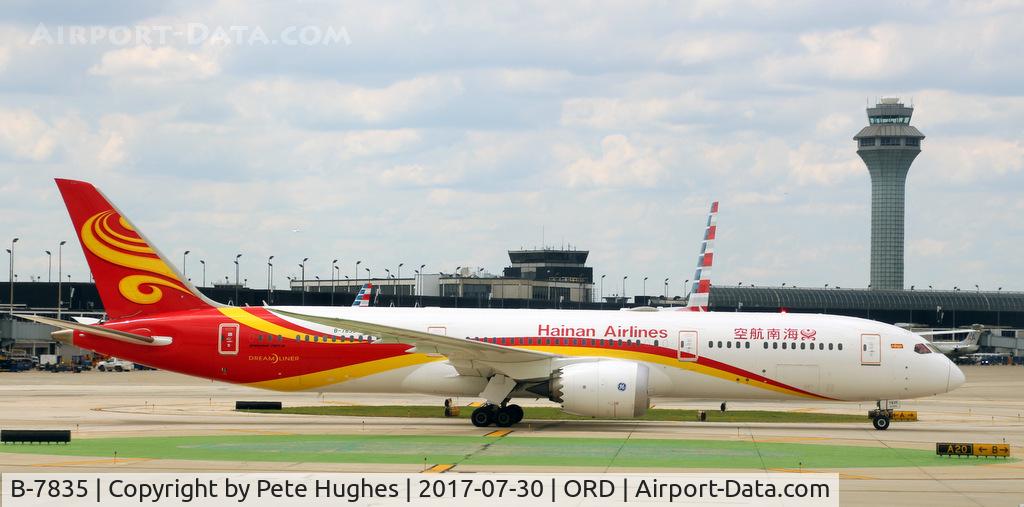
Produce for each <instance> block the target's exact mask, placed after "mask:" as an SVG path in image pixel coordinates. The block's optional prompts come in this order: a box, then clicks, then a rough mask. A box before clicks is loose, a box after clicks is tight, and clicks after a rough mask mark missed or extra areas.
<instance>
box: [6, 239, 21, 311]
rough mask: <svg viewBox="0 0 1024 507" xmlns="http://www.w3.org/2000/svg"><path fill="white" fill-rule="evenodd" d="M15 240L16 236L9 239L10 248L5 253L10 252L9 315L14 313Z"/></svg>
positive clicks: (16, 240)
mask: <svg viewBox="0 0 1024 507" xmlns="http://www.w3.org/2000/svg"><path fill="white" fill-rule="evenodd" d="M17 242H18V238H14V239H12V240H11V249H10V250H8V251H7V253H9V254H11V263H10V268H9V270H8V275H9V277H10V281H11V283H10V286H11V287H10V293H9V295H8V296H9V299H8V300H7V313H10V314H11V315H13V314H14V244H15V243H17Z"/></svg>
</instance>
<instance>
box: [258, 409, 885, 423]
mask: <svg viewBox="0 0 1024 507" xmlns="http://www.w3.org/2000/svg"><path fill="white" fill-rule="evenodd" d="M524 410H525V411H526V417H525V420H542V421H580V420H591V419H594V418H592V417H583V416H578V415H571V414H566V413H565V412H562V411H561V410H560V409H558V408H556V407H525V408H524ZM241 412H259V413H283V414H302V415H334V416H349V417H438V418H441V417H444V411H443V409H442V408H441V407H437V406H424V405H413V406H401V405H380V406H370V405H359V406H350V405H317V406H310V407H285V408H283V409H281V410H242V411H241ZM460 412H461V413H460V414H459V415H458V416H457V417H460V418H468V417H469V414H471V413H472V412H473V408H472V407H461V410H460ZM705 413H706V415H707V421H708V422H733V423H747V422H767V423H772V422H778V423H850V422H857V423H865V424H866V423H867V422H868V418H867V416H866V415H851V414H827V413H817V412H775V411H768V410H728V411H726V412H720V411H718V410H714V411H712V410H708V411H706V412H705ZM636 419H637V420H641V421H696V420H697V410H687V409H674V408H654V409H650V410H648V411H647V413H646V414H644V416H643V417H637V418H636Z"/></svg>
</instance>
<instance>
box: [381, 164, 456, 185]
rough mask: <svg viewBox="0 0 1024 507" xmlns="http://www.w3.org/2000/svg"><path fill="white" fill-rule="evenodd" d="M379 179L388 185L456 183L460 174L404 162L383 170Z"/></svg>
mask: <svg viewBox="0 0 1024 507" xmlns="http://www.w3.org/2000/svg"><path fill="white" fill-rule="evenodd" d="M377 179H378V181H380V182H381V183H382V184H384V185H388V186H434V185H448V184H451V183H454V182H455V181H457V180H458V179H459V175H458V174H455V173H453V172H452V171H448V170H445V169H438V168H435V167H424V166H423V165H420V164H404V165H396V166H394V167H391V168H390V169H386V170H384V171H382V172H381V173H380V174H379V175H378V177H377Z"/></svg>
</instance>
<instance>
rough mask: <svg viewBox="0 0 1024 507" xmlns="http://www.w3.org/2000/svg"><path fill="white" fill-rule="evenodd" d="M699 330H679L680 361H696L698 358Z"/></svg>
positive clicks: (678, 354)
mask: <svg viewBox="0 0 1024 507" xmlns="http://www.w3.org/2000/svg"><path fill="white" fill-rule="evenodd" d="M697 346H698V340H697V332H696V331H680V332H679V351H678V353H677V356H676V357H677V358H678V359H679V360H680V361H687V362H691V361H696V360H697Z"/></svg>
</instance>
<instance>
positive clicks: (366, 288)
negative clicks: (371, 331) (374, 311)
mask: <svg viewBox="0 0 1024 507" xmlns="http://www.w3.org/2000/svg"><path fill="white" fill-rule="evenodd" d="M372 295H373V284H372V283H367V284H365V285H363V288H361V289H359V294H356V298H355V299H354V300H352V306H370V296H372Z"/></svg>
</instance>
